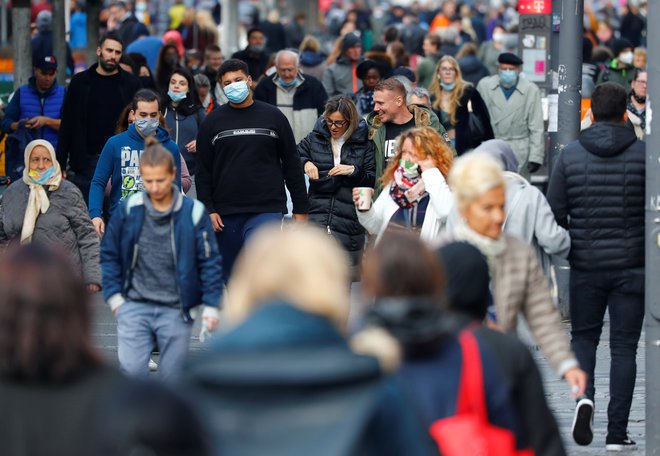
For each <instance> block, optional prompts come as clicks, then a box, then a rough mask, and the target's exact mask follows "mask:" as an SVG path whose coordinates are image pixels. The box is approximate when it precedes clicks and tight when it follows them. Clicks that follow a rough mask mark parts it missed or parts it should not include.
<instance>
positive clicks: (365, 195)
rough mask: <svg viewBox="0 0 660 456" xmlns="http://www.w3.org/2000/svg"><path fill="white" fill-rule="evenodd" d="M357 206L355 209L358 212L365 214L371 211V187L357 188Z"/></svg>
mask: <svg viewBox="0 0 660 456" xmlns="http://www.w3.org/2000/svg"><path fill="white" fill-rule="evenodd" d="M357 190H358V205H357V209H358V211H360V212H366V211H368V210H369V209H371V198H372V196H373V188H371V187H358V188H357Z"/></svg>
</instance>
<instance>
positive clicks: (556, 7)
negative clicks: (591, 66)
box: [548, 0, 563, 177]
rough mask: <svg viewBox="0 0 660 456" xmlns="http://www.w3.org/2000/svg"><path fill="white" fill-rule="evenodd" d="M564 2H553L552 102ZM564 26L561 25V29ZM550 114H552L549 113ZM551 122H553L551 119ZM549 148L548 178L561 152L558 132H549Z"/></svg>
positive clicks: (549, 91) (550, 93)
mask: <svg viewBox="0 0 660 456" xmlns="http://www.w3.org/2000/svg"><path fill="white" fill-rule="evenodd" d="M561 4H562V0H552V17H553V19H552V23H553V30H552V31H551V32H550V66H551V68H552V85H551V86H550V90H548V93H549V97H548V99H549V100H551V99H553V98H554V97H556V96H557V73H558V72H559V30H555V29H554V22H555V17H556V16H557V15H559V16H561ZM561 26H563V24H561V25H560V26H559V27H561ZM548 114H550V112H549V113H548ZM549 120H550V121H551V122H552V120H551V119H549ZM548 138H549V142H550V144H549V147H548V177H549V176H550V174H552V168H553V167H554V166H555V162H556V161H557V157H558V156H559V152H560V151H561V150H560V149H559V147H558V146H557V131H556V130H552V131H549V132H548Z"/></svg>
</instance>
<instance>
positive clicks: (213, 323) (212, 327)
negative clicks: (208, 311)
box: [203, 317, 220, 332]
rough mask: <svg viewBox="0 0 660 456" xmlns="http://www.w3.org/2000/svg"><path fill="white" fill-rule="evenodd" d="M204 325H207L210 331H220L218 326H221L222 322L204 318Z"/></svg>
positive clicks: (212, 318)
mask: <svg viewBox="0 0 660 456" xmlns="http://www.w3.org/2000/svg"><path fill="white" fill-rule="evenodd" d="M203 320H204V323H205V324H206V329H208V330H209V331H211V332H213V331H215V330H216V329H218V325H219V324H220V320H218V319H217V318H214V317H204V318H203Z"/></svg>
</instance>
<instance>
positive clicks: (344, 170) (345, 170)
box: [328, 165, 355, 176]
mask: <svg viewBox="0 0 660 456" xmlns="http://www.w3.org/2000/svg"><path fill="white" fill-rule="evenodd" d="M354 172H355V166H353V165H337V166H335V167H334V168H332V169H331V170H330V171H328V176H350V175H351V174H353V173H354Z"/></svg>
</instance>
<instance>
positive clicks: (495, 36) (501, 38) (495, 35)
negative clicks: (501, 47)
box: [493, 32, 504, 43]
mask: <svg viewBox="0 0 660 456" xmlns="http://www.w3.org/2000/svg"><path fill="white" fill-rule="evenodd" d="M493 41H494V42H496V43H501V42H503V41H504V33H500V32H498V33H493Z"/></svg>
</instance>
